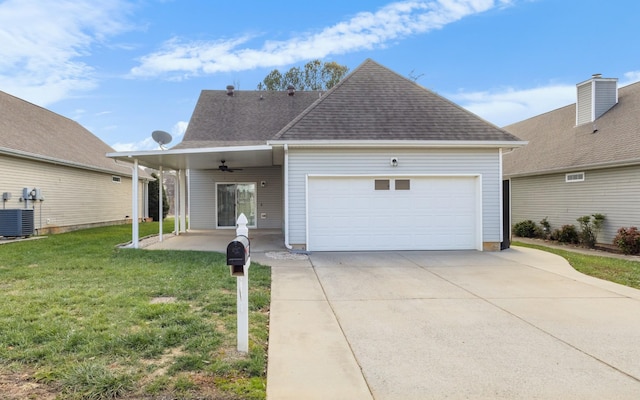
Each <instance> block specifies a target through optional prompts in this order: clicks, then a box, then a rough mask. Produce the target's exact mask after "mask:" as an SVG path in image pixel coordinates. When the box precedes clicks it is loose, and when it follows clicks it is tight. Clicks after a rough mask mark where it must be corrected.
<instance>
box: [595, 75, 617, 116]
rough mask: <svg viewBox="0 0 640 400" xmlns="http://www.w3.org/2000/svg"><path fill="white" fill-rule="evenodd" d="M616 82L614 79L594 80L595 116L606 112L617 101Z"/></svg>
mask: <svg viewBox="0 0 640 400" xmlns="http://www.w3.org/2000/svg"><path fill="white" fill-rule="evenodd" d="M617 88H618V83H617V82H616V81H596V96H595V102H594V112H595V117H596V118H600V116H601V115H602V114H604V113H606V112H607V111H608V110H609V109H610V108H611V107H613V106H614V105H615V104H616V102H617V93H616V92H617V90H618V89H617Z"/></svg>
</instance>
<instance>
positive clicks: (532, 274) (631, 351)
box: [252, 248, 640, 400]
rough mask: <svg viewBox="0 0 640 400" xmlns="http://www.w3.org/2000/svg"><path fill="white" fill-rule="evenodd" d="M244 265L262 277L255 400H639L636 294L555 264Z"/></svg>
mask: <svg viewBox="0 0 640 400" xmlns="http://www.w3.org/2000/svg"><path fill="white" fill-rule="evenodd" d="M252 258H254V259H256V261H258V262H261V263H264V264H267V265H272V266H273V275H272V276H273V281H272V282H273V283H272V302H271V322H270V339H269V366H268V378H267V382H268V383H267V398H268V399H269V400H279V399H350V400H356V399H376V400H390V399H402V400H407V399H445V398H446V399H638V398H640V291H638V290H634V289H630V288H627V287H625V286H620V285H617V284H613V283H610V282H606V281H602V280H598V279H595V278H591V277H588V276H585V275H582V274H580V273H578V272H576V271H575V270H573V269H572V268H571V267H570V266H569V265H568V263H567V262H566V261H565V260H564V259H562V258H560V257H558V256H555V255H552V254H549V253H545V252H541V251H538V250H533V249H526V248H512V249H509V250H507V251H503V252H500V253H486V252H485V253H481V252H471V251H470V252H405V253H401V252H380V253H314V254H312V255H311V256H310V259H308V260H304V259H297V260H296V259H293V260H276V259H272V258H269V257H268V256H266V255H265V254H262V255H260V256H258V255H256V257H252Z"/></svg>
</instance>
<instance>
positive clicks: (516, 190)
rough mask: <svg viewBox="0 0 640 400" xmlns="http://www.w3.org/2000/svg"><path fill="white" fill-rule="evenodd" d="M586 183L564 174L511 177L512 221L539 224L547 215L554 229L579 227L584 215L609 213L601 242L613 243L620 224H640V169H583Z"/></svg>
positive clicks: (599, 239)
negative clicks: (579, 219)
mask: <svg viewBox="0 0 640 400" xmlns="http://www.w3.org/2000/svg"><path fill="white" fill-rule="evenodd" d="M584 172H585V180H584V182H571V183H567V182H565V174H564V173H562V174H553V175H544V176H538V177H526V178H514V179H512V180H511V206H512V217H511V220H512V222H513V223H514V224H515V223H517V222H520V221H524V220H528V219H530V220H532V221H534V222H536V223H538V222H539V221H540V220H542V219H543V218H544V217H548V220H549V222H550V223H551V227H552V229H557V228H560V227H562V225H575V226H576V228H578V227H579V224H578V222H577V221H576V219H577V218H578V217H581V216H584V215H591V214H594V213H601V214H604V215H606V220H605V224H604V229H603V231H602V232H601V234H600V236H599V237H598V241H599V242H601V243H611V242H612V240H613V238H614V237H615V235H616V231H617V230H618V228H620V227H623V226H624V227H629V226H636V227H639V226H640V202H639V200H640V168H638V167H625V168H611V169H603V170H594V171H584Z"/></svg>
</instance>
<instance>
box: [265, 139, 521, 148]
mask: <svg viewBox="0 0 640 400" xmlns="http://www.w3.org/2000/svg"><path fill="white" fill-rule="evenodd" d="M267 143H268V144H269V145H272V146H278V145H288V146H289V147H290V148H292V147H298V148H302V147H325V148H332V147H333V148H335V147H357V148H376V147H384V148H389V147H393V148H402V147H423V148H451V147H465V148H517V147H523V146H525V145H526V144H527V143H529V142H527V141H508V140H495V141H494V140H294V141H288V140H272V141H268V142H267Z"/></svg>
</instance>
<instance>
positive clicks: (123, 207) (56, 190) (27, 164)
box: [0, 156, 145, 229]
mask: <svg viewBox="0 0 640 400" xmlns="http://www.w3.org/2000/svg"><path fill="white" fill-rule="evenodd" d="M0 170H2V175H1V176H0V193H2V192H9V193H11V195H12V198H11V199H10V200H9V201H7V202H4V207H5V208H23V207H24V206H25V203H24V202H20V201H19V199H20V197H21V196H22V189H23V188H25V187H27V188H29V189H33V188H40V189H41V191H42V194H43V196H44V198H45V200H44V201H42V202H40V201H36V202H31V201H30V202H29V207H33V206H34V205H35V213H34V215H35V221H34V222H35V227H36V229H41V228H48V229H49V228H50V229H56V228H63V227H77V226H82V225H93V224H102V223H107V222H118V221H123V222H124V220H125V219H126V218H130V216H131V215H132V210H131V178H130V177H125V176H120V179H121V182H120V183H114V182H113V180H112V176H113V174H107V173H101V172H94V171H88V170H83V169H79V168H71V167H67V166H61V165H57V164H51V163H44V162H39V161H35V160H27V159H21V158H14V157H7V156H0ZM139 185H140V186H139V192H140V195H141V196H140V201H139V204H138V207H139V213H140V215H141V216H142V215H145V213H144V212H143V201H142V193H143V186H144V184H142V183H140V184H139Z"/></svg>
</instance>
